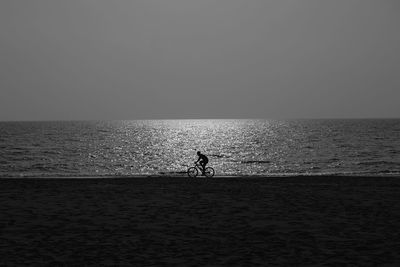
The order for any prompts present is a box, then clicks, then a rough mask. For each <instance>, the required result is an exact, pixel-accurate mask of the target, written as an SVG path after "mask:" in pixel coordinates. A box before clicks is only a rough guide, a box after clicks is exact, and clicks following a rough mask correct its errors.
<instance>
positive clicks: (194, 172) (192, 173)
mask: <svg viewBox="0 0 400 267" xmlns="http://www.w3.org/2000/svg"><path fill="white" fill-rule="evenodd" d="M187 174H188V175H189V177H191V178H195V177H196V176H197V175H198V174H199V171H198V170H197V169H196V168H195V167H190V168H189V169H188V170H187Z"/></svg>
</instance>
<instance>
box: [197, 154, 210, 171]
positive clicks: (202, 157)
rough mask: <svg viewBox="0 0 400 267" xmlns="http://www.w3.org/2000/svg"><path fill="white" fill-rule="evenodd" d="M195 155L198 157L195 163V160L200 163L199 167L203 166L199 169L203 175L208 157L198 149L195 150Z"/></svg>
mask: <svg viewBox="0 0 400 267" xmlns="http://www.w3.org/2000/svg"><path fill="white" fill-rule="evenodd" d="M197 156H199V159H198V160H197V161H196V162H195V163H197V162H199V163H200V165H201V167H202V168H203V169H202V170H201V171H202V173H203V175H204V171H205V169H206V165H207V163H208V158H207V156H206V155H204V154H201V152H200V151H197Z"/></svg>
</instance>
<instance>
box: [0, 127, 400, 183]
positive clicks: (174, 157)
mask: <svg viewBox="0 0 400 267" xmlns="http://www.w3.org/2000/svg"><path fill="white" fill-rule="evenodd" d="M197 150H200V151H202V152H204V153H205V154H206V155H208V156H209V159H210V163H209V164H210V165H211V166H213V167H214V169H215V170H216V174H217V175H267V176H268V175H271V176H272V175H297V174H302V175H308V174H346V175H359V174H363V175H398V174H400V120H395V119H393V120H154V121H151V120H149V121H92V122H1V123H0V177H27V176H35V177H46V176H51V177H60V176H61V177H62V176H73V177H74V176H77V177H78V176H79V177H80V176H109V175H111V176H113V175H118V176H121V175H122V176H131V175H171V174H173V175H175V174H182V175H183V174H184V172H185V171H186V169H187V167H188V165H192V164H193V162H194V161H195V160H196V159H197V158H196V151H197Z"/></svg>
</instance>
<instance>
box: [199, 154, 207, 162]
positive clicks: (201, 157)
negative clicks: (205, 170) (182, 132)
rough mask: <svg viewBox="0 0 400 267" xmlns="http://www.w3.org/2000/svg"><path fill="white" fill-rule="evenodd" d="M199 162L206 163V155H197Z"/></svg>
mask: <svg viewBox="0 0 400 267" xmlns="http://www.w3.org/2000/svg"><path fill="white" fill-rule="evenodd" d="M199 160H200V161H202V162H205V163H207V162H208V158H207V156H206V155H203V154H200V155H199Z"/></svg>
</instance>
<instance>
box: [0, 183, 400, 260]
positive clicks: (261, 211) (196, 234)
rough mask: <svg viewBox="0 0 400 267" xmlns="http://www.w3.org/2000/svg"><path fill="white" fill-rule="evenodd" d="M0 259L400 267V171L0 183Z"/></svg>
mask: <svg viewBox="0 0 400 267" xmlns="http://www.w3.org/2000/svg"><path fill="white" fill-rule="evenodd" d="M0 203H1V205H0V214H1V218H2V219H1V221H0V227H1V228H0V229H1V234H0V237H1V239H0V265H1V266H13V265H40V266H46V265H47V266H59V265H67V266H72V265H81V266H82V265H86V266H87V265H93V266H95V265H98V264H101V265H110V266H111V265H136V266H143V265H151V264H152V265H162V266H165V265H170V266H177V265H182V266H198V265H202V266H204V265H215V266H220V265H226V266H235V265H237V266H257V265H266V264H267V265H290V266H295V265H315V266H342V265H347V264H350V265H351V264H353V265H358V266H376V265H384V264H389V265H399V264H400V179H399V178H378V177H377V178H373V177H369V178H363V177H352V178H350V177H292V178H223V179H218V178H215V179H189V178H172V177H170V178H145V179H140V178H123V179H0Z"/></svg>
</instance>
